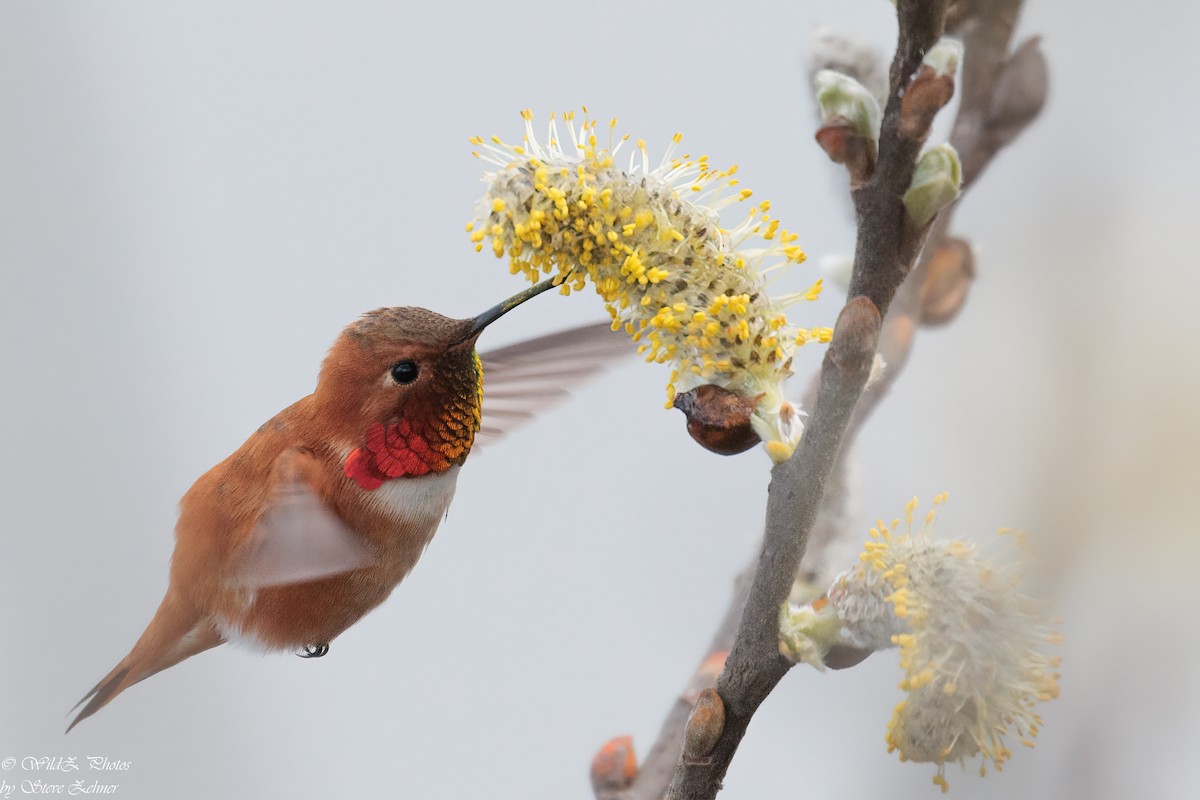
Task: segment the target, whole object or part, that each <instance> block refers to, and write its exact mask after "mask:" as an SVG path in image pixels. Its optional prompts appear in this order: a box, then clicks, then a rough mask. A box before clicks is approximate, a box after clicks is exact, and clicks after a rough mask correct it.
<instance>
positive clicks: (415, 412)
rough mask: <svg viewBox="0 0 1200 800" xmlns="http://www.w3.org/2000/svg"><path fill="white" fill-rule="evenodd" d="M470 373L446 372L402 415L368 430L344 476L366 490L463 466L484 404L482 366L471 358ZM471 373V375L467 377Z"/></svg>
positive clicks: (345, 466) (348, 463) (407, 406)
mask: <svg viewBox="0 0 1200 800" xmlns="http://www.w3.org/2000/svg"><path fill="white" fill-rule="evenodd" d="M464 366H466V370H462V371H456V372H451V373H450V374H445V373H443V374H442V375H441V377H440V378H439V379H438V380H436V381H435V382H434V383H433V385H432V386H431V387H430V391H429V392H427V393H425V395H424V396H423V397H421V398H419V399H418V398H414V400H413V401H412V402H410V403H408V404H407V405H406V406H405V407H404V415H403V416H401V417H399V418H396V419H393V420H391V421H389V422H387V423H379V422H377V423H375V424H374V425H372V426H371V427H370V428H368V429H367V433H366V437H365V440H366V441H365V444H364V445H363V446H362V447H357V448H355V449H354V450H352V451H351V452H350V455H348V456H347V457H346V463H345V464H344V465H343V467H342V469H343V471H344V472H345V474H346V477H348V478H352V479H353V480H354V482H355V483H357V484H358V485H359V486H360V487H362V488H363V489H365V490H367V491H373V490H375V489H378V488H379V487H380V486H382V485H383V482H384V481H387V480H391V479H393V478H413V477H418V476H420V475H427V474H428V473H430V472H444V471H446V470H448V469H450V467H452V466H455V465H457V464H462V463H463V461H464V460H466V457H467V454H468V453H469V452H470V451H471V445H472V444H473V443H474V442H475V433H476V431H478V430H479V424H480V416H479V409H480V405H481V403H482V401H483V366H482V364H480V362H479V355H478V354H477V353H475V354H473V358H472V360H471V362H470V363H469V364H467V365H464ZM467 370H469V371H470V372H469V373H467Z"/></svg>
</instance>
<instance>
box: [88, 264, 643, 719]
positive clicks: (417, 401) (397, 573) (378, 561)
mask: <svg viewBox="0 0 1200 800" xmlns="http://www.w3.org/2000/svg"><path fill="white" fill-rule="evenodd" d="M551 286H552V281H544V282H543V283H540V284H538V285H537V286H533V287H530V288H529V289H526V290H525V291H524V292H521V293H520V294H518V295H515V296H514V297H512V298H509V299H508V300H506V301H505V302H503V303H501V304H499V305H497V306H494V307H493V308H491V309H489V310H487V311H485V312H484V313H483V314H480V315H479V316H477V317H475V318H473V319H450V318H448V317H443V316H441V315H440V314H435V313H434V312H432V311H427V310H425V309H423V308H413V307H401V308H382V309H379V310H377V311H372V312H370V313H368V314H365V315H364V316H363V317H362V318H361V319H359V320H358V321H357V322H355V323H353V324H351V325H350V326H349V327H347V328H346V329H345V330H343V331H342V333H341V335H340V336H338V338H337V341H335V342H334V343H333V347H332V348H331V349H330V351H329V354H328V355H327V356H326V358H325V361H324V362H323V364H322V366H321V371H320V376H319V378H318V381H317V387H316V390H315V391H314V392H313V393H312V394H310V395H309V396H307V397H305V398H303V399H301V400H300V401H299V402H297V403H294V404H293V405H291V406H289V407H288V408H286V409H284V410H283V411H281V412H280V413H279V414H277V415H276V416H275V417H274V418H272V419H270V420H269V421H267V422H266V423H265V424H264V425H263V426H262V427H261V428H259V429H258V430H257V431H256V432H255V433H254V434H253V435H251V437H250V438H249V439H248V440H246V443H245V444H243V445H242V446H241V447H240V448H238V450H237V451H236V452H234V453H233V455H231V456H229V457H228V458H226V459H225V460H224V461H222V462H221V463H220V464H218V465H217V466H215V467H213V468H212V469H210V470H209V471H208V472H206V473H205V474H204V475H202V476H201V477H200V479H199V480H197V481H196V483H195V484H194V485H193V486H192V488H191V489H189V490H188V492H187V493H186V494H185V495H184V496H183V500H182V501H181V502H180V514H179V522H178V524H177V525H176V528H175V552H174V555H173V556H172V558H171V572H170V583H169V586H168V588H167V593H166V596H165V597H164V598H163V600H162V603H161V605H159V608H158V611H157V612H156V613H155V615H154V618H153V619H152V620H151V621H150V624H149V625H148V626H147V627H146V630H145V632H143V633H142V636H141V638H140V639H138V641H137V644H135V645H134V647H133V650H131V651H130V653H129V655H127V656H125V658H124V659H122V660H121V663H119V664H118V665H117V666H116V667H114V668H113V670H112V671H111V672H110V673H109V674H108V675H106V676H105V677H104V679H103V680H101V681H100V682H99V683H98V684H96V686H95V688H93V689H92V691H90V692H88V694H87V695H86V696H85V697H84V698H83V700H81V701H80V702H79V704H77V705H76V708H78V707H79V705H81V704H83V703H84V702H86V703H87V705H85V706H84V707H83V710H82V711H80V712H79V714H78V716H76V717H75V719H74V721H72V722H71V725H70V727H69V728H67V730H68V731H70V730H71V728H73V727H75V726H76V725H78V724H79V722H80V721H81V720H84V719H86V718H87V717H90V716H91V715H92V714H95V713H96V712H97V711H98V710H100V709H101V708H103V707H104V706H105V705H106V704H107V703H108V702H109V701H111V700H112V699H113V698H114V697H116V696H117V695H118V694H120V693H121V692H123V691H124V690H125V689H127V688H129V687H130V686H132V685H133V684H135V683H137V682H138V681H141V680H144V679H145V678H148V677H150V676H151V675H153V674H155V673H157V672H160V671H162V670H164V669H166V668H168V667H171V666H174V665H175V664H178V663H179V662H180V661H183V660H184V659H186V658H190V657H191V656H194V655H196V654H197V653H201V652H203V651H205V650H208V649H210V648H213V647H216V646H217V645H220V644H223V643H225V642H227V641H243V642H247V643H249V644H252V645H255V646H256V647H258V648H259V649H267V650H284V651H298V654H299V655H304V656H307V657H312V656H322V655H325V653H326V652H327V651H328V649H329V643H330V642H331V641H333V640H334V638H336V637H337V636H338V634H340V633H342V632H343V631H345V630H346V629H347V628H349V627H350V626H351V625H353V624H354V623H355V622H357V621H358V620H359V619H360V618H361V617H362V616H363V615H365V614H366V613H367V612H369V611H370V610H371V609H373V608H375V607H376V606H378V605H379V604H380V603H382V602H383V601H384V600H385V599H386V598H387V596H388V595H389V594H391V592H392V590H393V589H394V588H395V587H396V586H397V584H399V583H400V581H401V580H403V579H404V576H405V575H407V574H408V572H409V570H411V569H412V568H413V565H414V564H416V562H417V559H418V558H420V556H421V553H422V552H423V551H424V550H425V547H426V545H428V544H429V542H430V540H431V539H432V538H433V534H434V531H436V530H437V527H438V524H439V523H440V522H441V521H442V518H443V517H444V516H445V514H446V510H447V508H448V507H449V505H450V500H451V498H452V497H453V496H454V488H455V483H456V481H457V479H458V472H459V468H460V467H461V466H462V464H463V462H464V460H465V459H466V457H467V454H468V453H470V452H471V448H472V446H473V445H475V444H477V443H479V442H481V441H484V440H486V439H488V438H494V437H497V436H499V435H502V434H503V433H504V432H505V429H506V427H509V428H511V426H512V425H513V424H515V423H519V422H521V421H523V420H525V419H528V418H530V417H531V416H532V413H531V412H532V409H534V408H536V407H537V406H539V405H540V406H544V405H546V403H547V402H548V401H552V400H553V399H555V398H556V397H559V396H561V395H563V394H565V391H564V388H563V387H564V386H565V385H567V384H570V383H571V382H578V381H580V380H582V379H584V378H586V377H588V376H589V375H590V374H592V373H594V372H595V371H597V369H598V368H599V367H601V366H603V365H604V363H606V362H607V361H608V360H609V359H610V357H614V356H616V355H618V354H619V353H620V352H621V349H620V346H619V344H618V337H616V336H615V334H612V333H611V329H610V327H609V325H608V324H607V323H601V324H596V325H589V326H585V327H582V328H575V329H573V330H569V331H563V332H560V333H556V334H551V335H549V336H543V337H540V338H537V339H532V340H529V341H527V342H522V343H519V344H516V345H511V346H509V347H505V348H502V349H500V350H497V351H493V352H492V353H487V354H484V355H483V356H480V355H479V354H477V353H476V351H475V342H476V340H477V339H478V337H479V334H480V333H481V332H482V331H483V329H484V328H485V327H487V325H489V324H490V323H491V322H493V321H495V320H496V319H497V318H499V317H500V316H501V315H503V314H505V313H506V312H508V311H509V310H511V309H512V308H514V307H516V306H517V305H519V304H520V303H522V302H524V301H525V300H528V299H529V298H531V297H533V296H535V295H537V294H540V293H541V292H542V291H545V290H546V289H548V288H551ZM485 375H486V376H487V382H486V389H487V392H486V394H485V392H484V388H485V383H484V376H485Z"/></svg>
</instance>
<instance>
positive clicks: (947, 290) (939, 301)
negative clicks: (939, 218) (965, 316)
mask: <svg viewBox="0 0 1200 800" xmlns="http://www.w3.org/2000/svg"><path fill="white" fill-rule="evenodd" d="M974 278H975V257H974V255H973V254H972V253H971V246H970V245H969V244H967V243H966V242H965V241H963V240H962V239H955V238H949V239H946V241H945V242H943V243H942V244H941V245H940V246H939V247H938V249H937V250H936V251H934V253H933V255H932V256H931V257H930V259H929V262H928V263H927V264H926V265H925V277H924V279H923V280H922V282H921V323H922V324H923V325H944V324H945V323H947V322H949V321H950V320H952V319H954V317H955V316H956V315H957V314H958V312H959V311H960V310H961V309H962V307H963V304H964V303H965V302H966V300H967V292H968V290H969V289H970V288H971V281H972V280H973V279H974Z"/></svg>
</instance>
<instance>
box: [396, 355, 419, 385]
mask: <svg viewBox="0 0 1200 800" xmlns="http://www.w3.org/2000/svg"><path fill="white" fill-rule="evenodd" d="M420 371H421V369H420V367H418V366H417V362H415V361H409V360H408V359H405V360H404V361H397V362H396V363H395V364H393V365H392V380H394V381H395V382H396V383H399V384H405V383H412V382H413V381H415V380H416V379H417V374H418V373H419V372H420Z"/></svg>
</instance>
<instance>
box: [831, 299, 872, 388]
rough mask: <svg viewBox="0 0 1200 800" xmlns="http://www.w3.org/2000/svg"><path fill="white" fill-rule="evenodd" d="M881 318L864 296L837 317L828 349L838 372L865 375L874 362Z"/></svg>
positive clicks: (869, 300) (844, 308)
mask: <svg viewBox="0 0 1200 800" xmlns="http://www.w3.org/2000/svg"><path fill="white" fill-rule="evenodd" d="M882 321H883V320H882V317H881V316H880V314H879V309H878V308H877V307H876V305H875V303H873V302H871V298H869V297H867V296H866V295H861V294H860V295H858V296H857V297H853V298H851V299H850V301H849V302H847V303H846V305H845V306H844V307H843V308H842V312H841V313H840V314H838V318H837V322H836V323H835V324H834V328H833V341H832V342H831V343H830V345H829V358H831V359H832V360H833V363H834V364H836V365H837V367H838V369H841V370H845V371H853V370H861V371H862V372H864V373H866V372H868V371H869V370H870V368H871V362H872V361H874V359H875V345H876V343H877V342H878V341H879V329H880V326H881V324H882Z"/></svg>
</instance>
